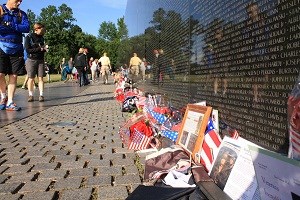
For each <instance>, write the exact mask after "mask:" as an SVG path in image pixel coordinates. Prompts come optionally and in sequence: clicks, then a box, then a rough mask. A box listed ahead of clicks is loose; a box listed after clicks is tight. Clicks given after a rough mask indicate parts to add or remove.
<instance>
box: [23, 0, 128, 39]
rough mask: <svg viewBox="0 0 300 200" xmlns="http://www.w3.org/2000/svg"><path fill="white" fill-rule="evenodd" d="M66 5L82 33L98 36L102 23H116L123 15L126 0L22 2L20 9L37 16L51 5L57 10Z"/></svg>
mask: <svg viewBox="0 0 300 200" xmlns="http://www.w3.org/2000/svg"><path fill="white" fill-rule="evenodd" d="M63 3H64V4H66V5H67V6H68V7H70V8H71V9H72V11H73V18H75V19H76V21H75V22H74V24H77V25H78V26H80V27H81V28H82V31H83V32H85V33H88V34H92V35H94V36H98V30H99V28H100V24H101V23H102V22H104V21H106V22H113V23H115V24H116V23H117V19H119V18H121V17H123V16H124V15H125V10H126V4H127V0H86V1H82V0H23V1H22V4H21V6H20V9H21V10H23V11H25V12H27V10H28V9H30V10H32V11H33V12H34V13H35V14H36V15H39V14H40V12H41V9H42V8H46V7H48V6H49V5H53V6H55V7H56V8H58V7H59V6H60V5H62V4H63Z"/></svg>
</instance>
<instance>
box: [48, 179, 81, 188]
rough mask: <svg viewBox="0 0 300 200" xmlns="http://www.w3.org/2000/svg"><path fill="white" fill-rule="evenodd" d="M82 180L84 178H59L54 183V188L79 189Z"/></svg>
mask: <svg viewBox="0 0 300 200" xmlns="http://www.w3.org/2000/svg"><path fill="white" fill-rule="evenodd" d="M81 182H82V178H79V177H75V178H66V179H59V180H57V181H56V182H55V183H54V186H53V188H52V190H63V189H78V188H79V187H80V184H81Z"/></svg>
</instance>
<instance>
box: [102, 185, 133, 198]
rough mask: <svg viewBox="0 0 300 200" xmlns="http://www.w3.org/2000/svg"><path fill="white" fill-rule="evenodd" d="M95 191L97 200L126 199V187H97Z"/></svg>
mask: <svg viewBox="0 0 300 200" xmlns="http://www.w3.org/2000/svg"><path fill="white" fill-rule="evenodd" d="M97 189H98V190H97V194H98V197H97V199H98V200H103V199H126V198H127V197H128V193H127V189H126V186H115V187H112V186H111V187H99V188H97Z"/></svg>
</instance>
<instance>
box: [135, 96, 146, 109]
mask: <svg viewBox="0 0 300 200" xmlns="http://www.w3.org/2000/svg"><path fill="white" fill-rule="evenodd" d="M138 99H139V100H138V101H137V102H136V103H135V104H136V106H137V107H138V108H140V107H143V106H145V104H146V100H147V97H140V96H139V97H138Z"/></svg>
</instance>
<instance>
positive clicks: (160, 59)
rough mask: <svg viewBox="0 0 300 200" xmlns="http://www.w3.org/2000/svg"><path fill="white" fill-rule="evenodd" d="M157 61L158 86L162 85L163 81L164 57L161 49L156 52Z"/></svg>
mask: <svg viewBox="0 0 300 200" xmlns="http://www.w3.org/2000/svg"><path fill="white" fill-rule="evenodd" d="M158 53H159V55H158V59H157V74H158V84H163V79H164V73H163V71H164V69H163V68H164V66H165V65H166V57H165V54H164V51H163V50H162V49H159V50H158Z"/></svg>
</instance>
